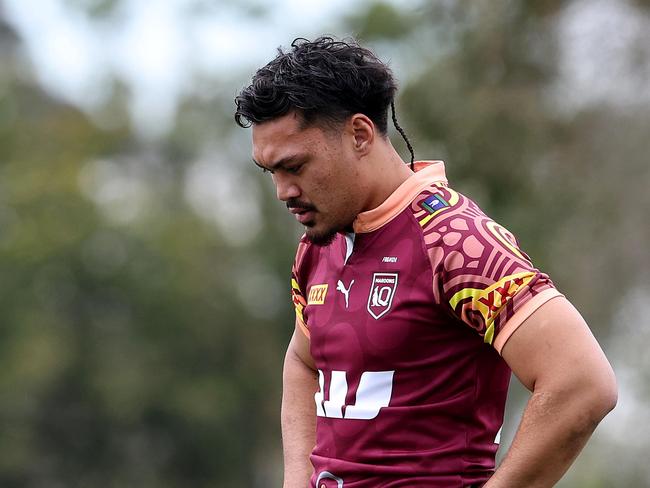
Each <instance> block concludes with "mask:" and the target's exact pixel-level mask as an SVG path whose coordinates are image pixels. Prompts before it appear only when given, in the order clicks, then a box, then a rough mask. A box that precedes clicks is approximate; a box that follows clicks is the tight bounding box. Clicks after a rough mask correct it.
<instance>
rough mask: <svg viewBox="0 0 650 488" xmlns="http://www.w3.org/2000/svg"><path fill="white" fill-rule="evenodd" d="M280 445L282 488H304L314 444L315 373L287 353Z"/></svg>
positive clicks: (316, 379)
mask: <svg viewBox="0 0 650 488" xmlns="http://www.w3.org/2000/svg"><path fill="white" fill-rule="evenodd" d="M282 381H283V390H282V413H281V419H282V444H283V451H284V485H283V486H284V488H305V487H307V485H308V482H309V477H310V476H311V473H312V470H313V468H312V465H311V463H310V461H309V455H310V453H311V451H312V449H313V448H314V445H315V444H316V406H315V404H314V393H316V391H317V389H318V377H317V375H316V373H315V372H314V371H313V370H312V369H310V368H309V367H307V366H306V365H305V364H304V363H303V362H302V361H301V360H300V358H298V357H297V356H296V355H295V354H293V353H292V352H291V350H289V351H288V352H287V355H286V357H285V361H284V370H283V379H282Z"/></svg>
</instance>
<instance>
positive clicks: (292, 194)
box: [273, 174, 300, 202]
mask: <svg viewBox="0 0 650 488" xmlns="http://www.w3.org/2000/svg"><path fill="white" fill-rule="evenodd" d="M273 183H275V191H276V195H277V197H278V200H281V201H283V202H286V201H287V200H289V199H290V198H298V197H299V196H300V188H299V187H298V185H297V184H296V183H295V182H294V181H292V180H291V179H290V178H287V177H285V176H283V175H278V174H274V175H273Z"/></svg>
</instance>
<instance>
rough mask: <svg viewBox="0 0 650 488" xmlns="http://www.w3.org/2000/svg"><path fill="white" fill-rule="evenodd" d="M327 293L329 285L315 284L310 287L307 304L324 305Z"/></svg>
mask: <svg viewBox="0 0 650 488" xmlns="http://www.w3.org/2000/svg"><path fill="white" fill-rule="evenodd" d="M326 295H327V285H326V284H325V285H313V286H312V287H311V288H310V289H309V295H308V296H307V305H322V304H323V303H325V296H326Z"/></svg>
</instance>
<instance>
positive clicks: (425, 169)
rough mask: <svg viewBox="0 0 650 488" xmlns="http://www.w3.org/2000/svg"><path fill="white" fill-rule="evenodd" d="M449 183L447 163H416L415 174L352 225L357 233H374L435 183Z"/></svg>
mask: <svg viewBox="0 0 650 488" xmlns="http://www.w3.org/2000/svg"><path fill="white" fill-rule="evenodd" d="M437 182H442V183H445V184H446V183H447V177H446V175H445V163H443V162H442V161H416V162H415V173H413V175H412V176H410V177H409V178H408V179H407V180H406V181H405V182H404V183H402V184H401V185H400V186H398V187H397V189H396V190H395V191H394V192H393V193H391V194H390V196H389V197H388V198H387V199H386V200H384V202H383V203H382V204H381V205H379V206H378V207H376V208H373V209H372V210H368V211H367V212H361V213H360V214H359V215H357V218H356V219H355V220H354V223H353V224H352V226H353V228H354V232H355V233H364V232H372V231H373V230H377V229H378V228H380V227H381V226H383V225H385V224H387V223H388V222H390V221H391V220H393V219H394V218H395V217H396V216H397V215H399V214H400V213H401V212H402V211H403V210H404V209H405V208H406V207H408V205H409V204H410V203H411V202H412V201H413V199H414V198H415V197H416V196H417V195H418V194H419V193H421V192H422V190H424V189H425V188H427V187H428V186H430V185H431V184H433V183H437Z"/></svg>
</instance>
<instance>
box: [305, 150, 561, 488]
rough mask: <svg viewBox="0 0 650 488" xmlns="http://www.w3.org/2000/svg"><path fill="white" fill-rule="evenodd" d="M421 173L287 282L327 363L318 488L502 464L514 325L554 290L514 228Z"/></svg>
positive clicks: (429, 170)
mask: <svg viewBox="0 0 650 488" xmlns="http://www.w3.org/2000/svg"><path fill="white" fill-rule="evenodd" d="M416 169H417V170H418V171H417V172H416V173H415V174H414V175H413V176H412V177H410V178H409V179H408V180H407V181H405V182H404V183H403V184H402V185H401V186H400V187H399V188H398V189H397V190H396V191H395V192H394V193H393V194H392V195H391V196H390V197H389V198H388V199H387V200H386V201H385V202H384V203H383V204H381V205H380V206H379V207H377V208H376V209H373V210H371V211H368V212H364V213H362V214H360V215H359V216H358V217H357V219H356V220H355V222H354V234H348V235H342V234H340V235H337V237H336V239H335V240H334V241H333V242H332V244H330V245H329V246H326V247H319V246H316V245H312V244H310V243H309V242H307V241H306V239H305V238H303V240H302V241H301V243H300V244H299V247H298V252H297V255H296V260H295V264H294V268H293V278H292V291H293V301H294V305H295V307H296V318H297V323H298V326H299V328H300V329H301V330H302V331H303V332H304V333H305V334H306V335H307V336H308V337H309V338H310V350H311V354H312V356H313V358H314V361H315V363H316V367H317V368H318V375H319V384H320V388H319V391H318V392H317V393H316V395H315V409H316V414H317V433H316V446H315V448H314V450H313V452H312V454H311V461H312V463H313V465H314V468H315V471H314V475H313V477H312V479H311V486H317V488H321V487H323V486H324V487H326V488H330V487H336V488H341V487H343V488H378V487H391V488H396V487H409V488H412V487H428V488H436V487H441V488H442V487H444V488H451V487H463V486H471V485H472V484H480V483H482V482H484V481H485V480H487V479H488V478H489V477H490V475H491V474H492V472H493V470H494V458H495V453H496V451H497V448H498V440H497V437H498V433H499V431H500V428H501V425H502V423H503V414H504V408H505V400H506V393H507V390H508V383H509V379H510V370H509V368H508V366H507V365H506V363H505V361H504V360H503V359H502V358H501V356H500V355H499V353H500V351H501V348H502V347H503V345H504V343H505V342H506V340H507V339H508V337H509V336H510V335H511V334H512V332H513V331H514V330H515V329H516V328H517V327H518V326H519V325H520V324H521V323H522V322H523V321H524V320H525V319H526V318H527V317H528V316H529V315H530V314H531V313H532V312H533V311H534V310H535V309H537V308H538V307H539V306H541V305H542V304H543V303H545V302H546V301H548V300H550V299H551V298H553V297H555V296H559V293H558V291H557V290H556V289H555V288H554V287H553V284H552V282H551V281H550V279H549V278H548V276H546V275H545V274H542V273H540V271H538V270H537V269H535V268H534V267H533V265H532V264H531V262H530V259H529V258H528V256H526V254H524V253H523V252H522V251H521V250H520V249H519V248H518V245H517V242H516V240H515V238H514V237H513V235H512V234H511V233H510V232H508V231H507V230H506V229H504V228H503V227H501V226H500V225H499V224H497V223H495V222H494V221H493V220H491V219H490V218H489V217H487V216H486V215H485V214H484V213H483V212H482V211H481V210H480V209H479V208H478V206H477V205H476V204H475V203H474V202H472V201H471V200H470V199H468V198H467V197H465V196H463V195H461V194H459V193H457V192H455V191H454V190H452V189H451V188H449V187H448V186H447V180H446V178H445V173H444V165H443V163H442V162H419V163H417V164H416Z"/></svg>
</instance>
